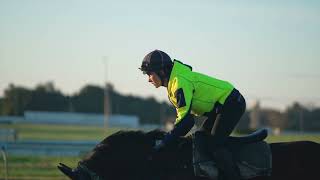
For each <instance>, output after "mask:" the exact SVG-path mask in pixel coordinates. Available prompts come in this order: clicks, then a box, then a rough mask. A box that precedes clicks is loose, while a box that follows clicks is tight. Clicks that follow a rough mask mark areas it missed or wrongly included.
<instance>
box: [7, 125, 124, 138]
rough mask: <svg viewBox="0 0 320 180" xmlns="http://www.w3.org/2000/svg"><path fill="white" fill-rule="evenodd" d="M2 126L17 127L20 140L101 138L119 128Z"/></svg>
mask: <svg viewBox="0 0 320 180" xmlns="http://www.w3.org/2000/svg"><path fill="white" fill-rule="evenodd" d="M1 128H10V129H15V130H16V131H17V132H18V139H19V140H101V139H103V138H104V137H106V136H108V135H110V134H112V133H114V132H116V131H118V130H120V129H119V128H108V129H105V128H103V127H92V126H79V125H42V124H41V125H40V124H1Z"/></svg>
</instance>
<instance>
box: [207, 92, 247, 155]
mask: <svg viewBox="0 0 320 180" xmlns="http://www.w3.org/2000/svg"><path fill="white" fill-rule="evenodd" d="M245 109H246V102H245V99H244V98H243V96H242V95H241V94H240V92H239V91H238V90H236V89H233V91H232V92H231V94H230V95H229V96H228V98H227V99H226V101H225V103H224V105H221V104H219V103H217V104H216V105H215V107H214V109H213V110H212V111H211V112H209V113H206V114H205V115H206V116H207V117H208V119H207V120H206V121H205V123H204V124H203V126H202V129H203V130H205V131H207V132H210V133H211V135H212V136H211V137H210V139H211V140H210V143H209V144H210V147H211V148H210V149H213V148H217V147H219V146H223V145H224V144H225V142H226V140H227V138H228V136H229V135H230V134H231V132H232V131H233V129H234V128H235V126H236V125H237V123H238V122H239V120H240V118H241V116H242V115H243V114H244V112H245Z"/></svg>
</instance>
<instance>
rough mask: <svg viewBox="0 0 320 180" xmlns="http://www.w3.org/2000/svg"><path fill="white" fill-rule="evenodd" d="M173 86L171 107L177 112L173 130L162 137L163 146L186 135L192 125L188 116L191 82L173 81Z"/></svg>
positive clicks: (181, 79) (191, 120)
mask: <svg viewBox="0 0 320 180" xmlns="http://www.w3.org/2000/svg"><path fill="white" fill-rule="evenodd" d="M173 86H174V87H173V89H172V91H173V92H174V99H173V105H174V106H175V108H176V111H177V118H176V121H175V123H174V124H175V125H174V128H173V130H171V131H170V132H169V133H167V135H166V136H165V137H164V139H163V143H164V144H169V143H170V142H172V141H173V140H175V139H177V138H178V137H180V136H184V135H186V134H187V133H188V132H189V131H190V130H191V128H192V127H193V125H194V119H193V116H192V115H191V114H190V112H191V101H192V96H193V86H192V84H191V82H189V81H188V80H186V79H184V78H180V79H176V80H175V81H174V84H173Z"/></svg>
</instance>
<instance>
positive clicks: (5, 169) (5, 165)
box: [1, 145, 8, 180]
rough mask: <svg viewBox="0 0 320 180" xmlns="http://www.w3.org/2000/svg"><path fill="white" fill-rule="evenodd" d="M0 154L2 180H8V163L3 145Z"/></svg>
mask: <svg viewBox="0 0 320 180" xmlns="http://www.w3.org/2000/svg"><path fill="white" fill-rule="evenodd" d="M1 154H2V157H3V163H4V179H5V180H8V161H7V154H6V148H5V145H1Z"/></svg>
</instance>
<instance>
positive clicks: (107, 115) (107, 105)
mask: <svg viewBox="0 0 320 180" xmlns="http://www.w3.org/2000/svg"><path fill="white" fill-rule="evenodd" d="M102 61H103V63H104V65H105V66H104V67H105V69H104V72H105V87H104V127H105V129H107V128H108V122H109V118H110V114H111V103H110V96H109V91H110V89H109V85H108V58H107V57H106V56H104V57H102Z"/></svg>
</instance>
